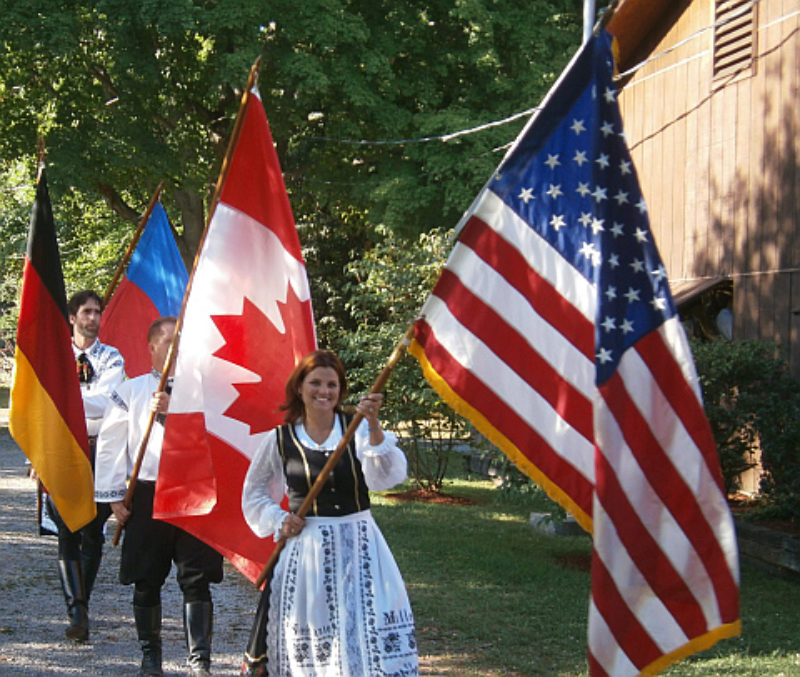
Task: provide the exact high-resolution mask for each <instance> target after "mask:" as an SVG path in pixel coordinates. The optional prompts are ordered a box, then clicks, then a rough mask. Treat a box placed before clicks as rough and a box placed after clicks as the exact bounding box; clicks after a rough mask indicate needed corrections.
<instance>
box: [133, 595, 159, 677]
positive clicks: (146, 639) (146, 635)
mask: <svg viewBox="0 0 800 677" xmlns="http://www.w3.org/2000/svg"><path fill="white" fill-rule="evenodd" d="M133 618H134V619H135V621H136V635H137V637H138V638H139V645H140V646H141V647H142V666H141V668H140V669H139V674H140V675H142V676H143V677H144V676H147V677H163V675H164V671H163V670H162V669H161V605H160V604H158V605H156V606H136V605H135V604H134V606H133Z"/></svg>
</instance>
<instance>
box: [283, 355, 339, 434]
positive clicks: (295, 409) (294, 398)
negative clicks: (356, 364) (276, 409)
mask: <svg viewBox="0 0 800 677" xmlns="http://www.w3.org/2000/svg"><path fill="white" fill-rule="evenodd" d="M317 367H330V368H331V369H333V370H334V371H335V372H336V374H337V376H338V377H339V401H338V402H336V407H335V409H336V411H337V412H341V411H342V400H344V398H345V397H346V396H347V376H346V375H345V373H344V366H343V365H342V361H341V360H340V359H339V357H338V355H336V353H334V352H332V351H330V350H315V351H314V352H313V353H309V354H308V355H306V356H305V357H304V358H303V359H302V360H300V362H299V364H298V365H297V366H296V367H295V368H294V371H293V372H292V373H291V374H290V375H289V379H288V380H287V381H286V401H285V402H284V403H283V404H282V405H281V407H280V410H281V411H285V412H286V413H285V414H284V416H283V420H284V421H285V422H286V423H294V422H295V421H296V420H297V419H298V418H303V416H304V415H305V405H304V404H303V400H302V399H301V397H300V386H301V385H302V383H303V381H304V380H305V377H306V376H308V375H309V373H311V372H312V371H313V370H314V369H316V368H317Z"/></svg>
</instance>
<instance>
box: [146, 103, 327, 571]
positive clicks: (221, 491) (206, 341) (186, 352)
mask: <svg viewBox="0 0 800 677" xmlns="http://www.w3.org/2000/svg"><path fill="white" fill-rule="evenodd" d="M239 115H240V119H241V132H240V134H239V137H238V140H237V142H236V144H235V147H234V148H233V151H232V154H231V157H230V163H229V167H228V170H227V173H226V174H225V175H224V181H223V182H222V185H221V187H220V191H219V201H218V204H217V206H216V209H215V210H214V213H213V215H212V217H211V220H210V222H209V224H208V228H207V231H206V235H205V238H204V241H203V245H202V247H201V250H200V253H199V255H198V260H197V264H196V267H195V270H194V272H193V277H192V281H191V285H190V291H189V297H188V299H187V302H186V308H185V311H184V318H183V327H182V329H181V336H180V343H179V347H178V357H177V366H176V370H175V382H174V388H173V391H172V398H171V400H170V407H169V412H170V413H169V416H168V417H167V422H166V426H165V429H164V444H163V447H162V452H161V463H160V466H159V472H158V481H157V482H156V496H155V503H154V506H153V514H154V516H155V517H157V518H159V519H165V520H167V521H169V522H172V523H173V524H176V525H178V526H180V527H182V528H183V529H185V530H187V531H189V532H191V533H193V534H195V535H196V536H197V537H198V538H201V539H202V540H204V541H205V542H207V543H209V544H210V545H211V546H213V547H214V548H216V549H217V550H218V551H219V552H220V553H221V554H223V555H224V556H225V557H227V558H228V559H229V560H230V561H231V562H232V563H233V564H234V565H235V566H236V567H237V568H238V569H239V570H240V571H241V572H242V573H243V574H245V576H247V577H248V578H250V580H252V581H255V580H256V579H257V578H258V576H259V575H260V573H261V571H262V569H263V568H264V565H265V564H266V562H267V560H268V559H269V556H270V554H271V552H272V549H273V548H274V545H275V544H274V541H273V540H272V539H271V538H263V539H262V538H257V537H256V536H255V534H254V533H253V532H252V531H251V529H250V527H248V526H247V523H246V522H245V520H244V515H243V514H242V496H241V495H242V485H243V483H244V476H245V473H246V472H247V468H248V467H249V464H250V459H251V458H252V457H253V454H254V453H255V451H256V449H257V448H258V444H259V442H260V441H261V439H262V437H263V435H264V433H265V432H266V431H268V430H270V429H271V428H274V427H275V426H277V425H279V424H280V423H282V422H283V415H282V413H281V412H280V411H279V410H278V407H279V406H280V404H281V403H282V402H283V400H284V387H285V385H286V381H287V379H288V376H289V374H290V373H291V371H292V370H293V369H294V366H295V364H297V362H298V361H299V360H300V359H301V358H302V357H304V356H305V355H306V354H307V353H309V352H311V351H312V350H314V348H315V347H316V337H315V334H314V321H313V314H312V312H311V293H310V289H309V286H308V278H307V276H306V268H305V264H304V262H303V257H302V253H301V250H300V240H299V238H298V235H297V229H296V227H295V224H294V217H293V216H292V210H291V206H290V205H289V197H288V195H287V194H286V187H285V185H284V182H283V175H282V173H281V168H280V164H279V163H278V155H277V153H276V152H275V147H274V144H273V141H272V134H271V132H270V129H269V124H268V122H267V116H266V113H265V112H264V106H263V105H262V103H261V98H260V96H259V94H258V90H257V89H256V88H253V89H252V90H251V91H250V92H249V93H248V94H247V99H246V102H245V104H244V108H243V110H242V111H241V112H240V113H239Z"/></svg>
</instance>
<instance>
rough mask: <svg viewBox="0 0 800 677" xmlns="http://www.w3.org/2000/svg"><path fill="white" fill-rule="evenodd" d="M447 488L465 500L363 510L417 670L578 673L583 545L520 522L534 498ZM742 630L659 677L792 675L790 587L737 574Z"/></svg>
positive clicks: (799, 664)
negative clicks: (395, 583) (382, 555)
mask: <svg viewBox="0 0 800 677" xmlns="http://www.w3.org/2000/svg"><path fill="white" fill-rule="evenodd" d="M446 492H447V493H449V494H452V495H455V496H461V497H467V498H470V499H472V500H473V501H475V504H474V505H442V504H432V503H420V502H413V503H408V502H397V501H395V500H391V499H389V498H388V497H385V496H380V495H378V496H376V497H375V499H374V506H373V511H374V513H375V516H376V519H377V520H378V522H379V524H380V525H381V528H382V530H383V532H384V535H385V536H386V539H387V540H388V542H389V545H390V547H391V548H392V551H393V553H394V555H395V557H396V558H397V561H398V564H399V566H400V569H401V571H402V572H403V576H404V578H405V581H406V584H407V586H408V590H409V595H410V596H411V603H412V606H413V608H414V614H415V618H416V624H417V636H418V640H419V648H420V655H421V656H422V657H423V665H427V666H432V667H431V668H429V669H432V670H433V671H432V672H424V673H423V674H440V675H458V676H459V677H462V676H463V677H478V676H479V675H480V676H492V675H519V676H522V675H526V676H527V675H559V676H565V677H566V676H577V675H586V674H587V669H586V658H585V645H586V622H587V609H588V604H589V593H590V582H589V573H588V563H589V555H590V553H591V542H590V539H589V538H588V537H587V536H574V537H563V536H548V535H545V534H542V533H540V532H537V531H535V530H533V529H531V528H530V527H529V526H528V516H529V514H530V512H533V511H540V510H541V509H542V505H543V504H542V501H547V499H544V498H540V499H539V503H538V504H537V503H534V502H528V503H527V504H522V503H520V502H515V503H513V504H508V503H503V502H502V501H499V500H498V498H499V496H498V494H499V492H498V491H497V490H496V489H494V488H493V486H492V484H491V482H489V481H485V480H477V479H471V478H469V477H461V478H456V479H453V480H451V481H450V482H448V484H447V486H446ZM741 597H742V622H743V626H744V632H743V635H742V636H741V637H739V638H734V639H730V640H725V641H723V642H720V643H719V644H717V645H716V646H715V647H713V648H712V649H710V650H708V651H706V652H704V653H702V654H698V655H696V656H694V657H692V658H690V659H686V660H684V661H683V662H681V663H678V664H677V665H675V666H673V667H672V668H670V669H669V670H667V671H666V672H665V673H664V674H667V675H742V676H744V675H748V676H749V675H781V674H783V675H798V674H800V631H798V628H800V580H799V581H798V582H787V581H785V580H781V579H777V578H774V577H772V576H770V575H768V574H765V573H763V572H761V571H760V570H758V569H755V568H752V567H748V566H744V567H743V572H742V596H741Z"/></svg>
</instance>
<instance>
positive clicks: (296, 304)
mask: <svg viewBox="0 0 800 677" xmlns="http://www.w3.org/2000/svg"><path fill="white" fill-rule="evenodd" d="M278 306H279V308H280V312H281V317H282V318H283V322H284V327H285V329H286V331H285V333H283V334H282V333H281V332H280V331H278V329H277V327H275V325H274V324H273V323H272V322H271V321H270V320H269V318H268V317H267V316H266V315H264V313H262V312H261V310H260V309H259V308H258V306H256V305H255V304H254V303H253V302H252V301H250V300H249V299H248V298H247V297H244V298H243V299H242V314H241V315H212V316H211V319H212V320H213V322H214V324H215V325H216V326H217V329H219V331H220V333H221V334H222V336H223V338H224V339H225V345H224V346H222V347H221V348H220V349H219V350H217V351H216V352H215V353H214V356H215V357H219V358H220V359H223V360H226V361H228V362H232V363H233V364H237V365H239V366H240V367H244V368H245V369H248V370H249V371H252V372H254V373H255V374H257V375H258V376H259V377H260V380H259V381H257V382H254V383H234V384H233V387H234V388H236V391H237V392H238V393H239V395H238V397H237V398H236V399H235V400H234V401H233V403H232V404H231V405H230V406H229V407H228V408H227V409H226V410H225V411H224V412H223V413H224V415H225V416H228V417H230V418H235V419H236V420H238V421H241V422H242V423H246V424H247V425H249V426H250V434H251V435H255V434H257V433H260V432H264V431H265V430H270V429H271V428H274V427H275V426H276V425H279V424H280V423H282V421H283V414H282V413H281V412H279V411H278V407H279V406H280V404H281V403H282V402H283V401H284V398H285V391H284V387H285V385H286V379H287V378H288V377H289V374H290V373H291V371H292V369H294V366H295V364H297V361H298V360H299V359H300V358H301V357H303V356H304V355H306V354H307V353H309V352H311V351H312V350H314V332H313V327H312V324H311V302H310V301H300V299H299V298H298V297H297V295H296V294H295V293H294V290H293V289H292V287H291V285H290V286H289V292H288V294H287V297H286V303H278Z"/></svg>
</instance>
